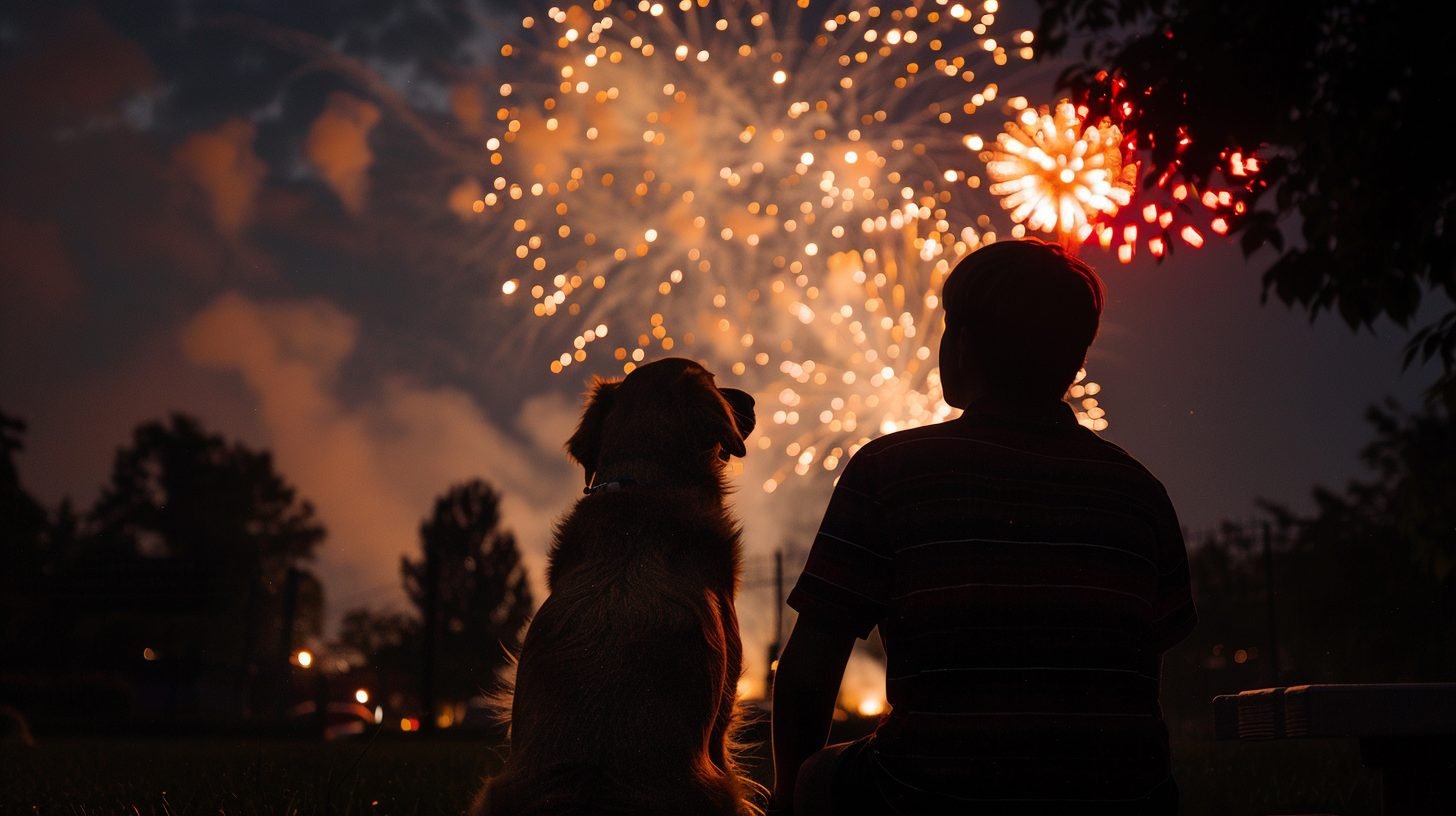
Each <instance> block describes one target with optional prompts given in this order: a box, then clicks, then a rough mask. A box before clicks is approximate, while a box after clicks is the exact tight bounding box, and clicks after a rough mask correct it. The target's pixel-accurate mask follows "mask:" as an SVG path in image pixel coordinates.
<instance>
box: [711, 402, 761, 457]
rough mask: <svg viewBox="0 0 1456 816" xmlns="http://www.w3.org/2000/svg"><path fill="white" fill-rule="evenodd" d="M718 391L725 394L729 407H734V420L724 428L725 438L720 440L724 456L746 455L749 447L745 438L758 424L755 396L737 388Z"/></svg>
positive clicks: (723, 435) (723, 434)
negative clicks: (754, 402)
mask: <svg viewBox="0 0 1456 816" xmlns="http://www.w3.org/2000/svg"><path fill="white" fill-rule="evenodd" d="M718 393H720V394H722V395H723V399H724V400H725V401H727V403H728V407H730V408H732V409H733V416H732V422H731V423H728V427H725V428H723V429H722V437H723V438H722V439H721V440H719V441H720V442H721V443H722V445H723V458H724V459H725V460H726V459H727V458H728V456H729V455H733V456H740V457H741V456H744V455H746V454H747V453H748V448H747V446H745V445H744V444H743V440H745V439H747V438H748V435H749V434H751V433H753V428H754V426H755V425H756V424H757V420H756V419H755V418H754V416H753V397H751V396H749V394H748V392H746V391H740V390H738V389H737V388H719V389H718Z"/></svg>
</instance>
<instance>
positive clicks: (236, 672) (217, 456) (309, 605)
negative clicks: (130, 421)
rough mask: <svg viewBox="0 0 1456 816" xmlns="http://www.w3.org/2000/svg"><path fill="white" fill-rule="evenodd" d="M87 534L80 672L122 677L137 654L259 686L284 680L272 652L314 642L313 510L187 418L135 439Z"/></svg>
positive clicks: (318, 604)
mask: <svg viewBox="0 0 1456 816" xmlns="http://www.w3.org/2000/svg"><path fill="white" fill-rule="evenodd" d="M88 527H89V530H90V535H89V537H88V541H87V544H86V545H85V546H84V549H85V551H86V557H85V558H84V559H82V561H83V563H81V564H78V565H77V574H76V575H75V576H73V579H72V580H73V581H74V582H75V584H76V585H77V589H78V590H80V592H81V594H83V595H84V596H86V597H88V598H89V599H90V605H89V606H88V607H87V608H86V609H85V610H84V611H85V612H87V613H89V615H90V616H91V620H90V622H89V624H88V631H89V632H90V635H91V637H90V638H89V641H90V644H89V645H90V647H91V648H90V653H89V654H88V656H87V657H88V660H90V661H92V662H102V663H110V664H112V665H121V666H125V665H129V664H134V663H135V662H136V660H137V658H138V656H140V655H142V654H143V650H144V649H147V650H150V652H149V654H151V655H153V657H152V658H149V659H156V660H162V661H169V662H172V663H173V665H179V664H180V665H182V666H184V667H186V668H185V670H186V671H188V672H194V673H201V672H211V673H216V674H221V675H224V676H226V677H228V678H231V679H232V681H233V683H234V684H235V683H236V680H237V679H238V678H244V677H247V676H249V675H256V676H257V677H259V679H260V680H261V681H265V682H266V681H267V680H269V679H270V678H273V679H275V680H276V677H275V675H276V674H277V673H278V672H282V671H285V670H286V666H287V663H286V657H287V656H286V655H285V654H283V653H282V652H283V646H282V644H283V643H285V642H287V641H289V640H292V639H293V638H294V637H295V636H298V637H302V636H305V635H308V634H314V633H317V632H318V631H319V629H320V626H321V623H322V608H323V590H322V586H321V585H320V583H319V582H318V580H317V578H315V577H314V576H313V575H312V574H311V573H309V572H308V571H307V570H306V569H305V568H304V564H305V563H306V562H308V561H310V560H311V559H312V558H313V555H314V551H315V550H316V549H317V547H318V545H319V544H320V543H321V542H322V541H323V539H324V535H325V531H324V528H323V526H322V525H321V524H320V523H319V521H318V519H317V518H316V517H315V515H314V510H313V506H312V505H311V504H309V503H308V502H307V501H305V500H303V499H301V498H299V496H298V494H297V491H296V490H295V489H294V488H293V487H292V486H290V485H289V484H288V483H287V482H286V481H285V480H284V479H283V477H282V476H280V475H279V474H278V473H277V471H276V470H275V469H274V467H273V460H272V457H271V456H270V455H269V454H268V453H266V452H256V451H252V450H250V449H248V448H246V447H244V446H243V445H240V444H234V443H229V442H227V441H226V440H224V439H223V438H222V437H221V436H218V435H215V434H211V433H208V432H207V431H205V430H204V429H203V428H202V426H201V425H200V424H199V423H198V422H197V421H196V420H195V419H192V418H190V417H186V416H182V415H175V416H173V417H171V419H170V420H169V421H167V422H165V423H163V422H149V423H145V424H143V425H141V426H140V427H138V428H137V429H136V431H135V432H134V433H133V436H132V442H131V444H130V445H129V446H128V447H125V448H123V449H121V450H120V451H118V453H117V455H116V459H115V463H114V465H113V468H112V474H111V479H110V481H109V482H108V483H107V484H106V485H105V486H104V488H103V490H102V493H101V496H100V497H99V498H98V499H97V502H96V505H95V506H94V508H93V509H92V510H91V513H90V515H89V519H88ZM290 571H297V572H298V575H297V578H296V579H295V581H294V584H293V585H294V586H295V587H296V590H295V591H296V597H295V598H293V599H292V601H293V604H292V606H293V609H294V611H295V614H292V615H289V614H287V613H286V612H285V608H286V607H288V606H289V599H288V598H286V597H285V589H286V587H288V585H289V578H288V576H289V573H290ZM289 618H291V620H289ZM288 623H291V624H292V625H293V626H294V627H295V630H294V631H292V632H287V633H285V632H283V631H282V630H283V627H284V626H285V624H288Z"/></svg>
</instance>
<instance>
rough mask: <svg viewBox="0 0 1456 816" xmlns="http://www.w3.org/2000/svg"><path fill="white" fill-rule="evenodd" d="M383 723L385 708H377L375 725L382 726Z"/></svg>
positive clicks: (375, 708) (375, 709)
mask: <svg viewBox="0 0 1456 816" xmlns="http://www.w3.org/2000/svg"><path fill="white" fill-rule="evenodd" d="M382 722H384V706H375V707H374V724H375V725H378V724H380V723H382Z"/></svg>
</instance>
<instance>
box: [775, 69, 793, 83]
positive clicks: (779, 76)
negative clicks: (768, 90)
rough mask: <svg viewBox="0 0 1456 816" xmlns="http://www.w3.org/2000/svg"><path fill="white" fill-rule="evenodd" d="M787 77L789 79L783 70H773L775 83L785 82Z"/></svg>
mask: <svg viewBox="0 0 1456 816" xmlns="http://www.w3.org/2000/svg"><path fill="white" fill-rule="evenodd" d="M788 79H789V75H788V73H786V72H784V71H774V75H773V81H774V84H775V85H782V84H784V83H785V82H787V81H788Z"/></svg>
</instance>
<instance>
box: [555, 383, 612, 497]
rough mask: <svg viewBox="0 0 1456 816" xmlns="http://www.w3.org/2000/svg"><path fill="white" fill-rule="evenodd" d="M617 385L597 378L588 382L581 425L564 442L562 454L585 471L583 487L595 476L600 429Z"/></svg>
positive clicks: (588, 484) (610, 409)
mask: <svg viewBox="0 0 1456 816" xmlns="http://www.w3.org/2000/svg"><path fill="white" fill-rule="evenodd" d="M621 384H622V383H621V382H620V381H619V380H604V379H602V378H600V377H597V378H594V379H593V380H592V384H591V389H590V390H589V391H588V392H587V398H586V407H585V409H584V410H583V411H582V412H581V423H580V424H578V425H577V426H576V433H574V434H572V435H571V438H570V439H568V440H566V453H567V455H568V456H570V457H571V458H572V459H575V460H576V461H577V463H578V464H580V465H581V467H582V470H583V471H585V475H586V484H587V486H590V485H591V483H592V477H593V476H595V475H596V472H597V459H598V457H599V456H600V455H601V451H602V429H603V427H604V426H605V424H606V421H607V414H609V413H611V412H612V402H613V397H614V396H615V395H616V393H617V386H619V385H621Z"/></svg>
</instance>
